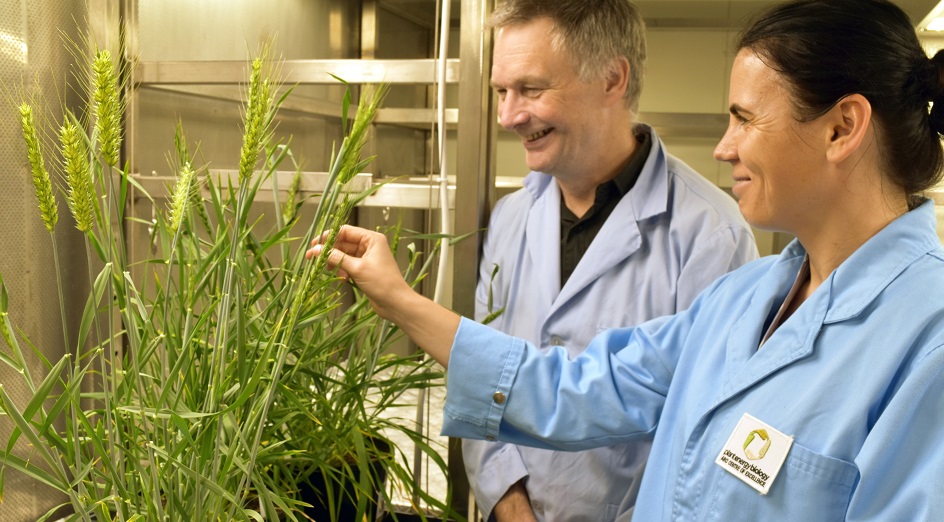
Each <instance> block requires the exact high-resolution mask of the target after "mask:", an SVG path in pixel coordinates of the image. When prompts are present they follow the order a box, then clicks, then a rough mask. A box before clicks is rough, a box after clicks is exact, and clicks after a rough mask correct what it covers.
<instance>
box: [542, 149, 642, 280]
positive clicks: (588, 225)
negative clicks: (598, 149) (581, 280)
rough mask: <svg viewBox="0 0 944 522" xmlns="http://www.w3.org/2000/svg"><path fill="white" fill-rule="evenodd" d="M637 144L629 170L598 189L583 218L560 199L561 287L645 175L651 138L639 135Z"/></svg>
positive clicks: (628, 166)
mask: <svg viewBox="0 0 944 522" xmlns="http://www.w3.org/2000/svg"><path fill="white" fill-rule="evenodd" d="M636 141H637V142H638V144H637V146H636V150H635V151H634V152H633V155H632V157H630V158H629V163H627V164H626V167H625V168H623V170H622V171H620V173H619V174H617V175H616V177H615V178H613V179H611V180H610V181H607V182H605V183H603V184H602V185H600V186H598V187H597V193H596V197H595V199H594V201H593V206H592V207H590V210H588V211H587V212H586V214H584V215H583V216H582V217H580V218H578V217H577V216H575V215H574V213H573V212H571V211H570V209H569V208H567V205H565V204H564V198H561V204H560V216H561V223H560V242H561V246H560V268H561V271H560V284H561V288H563V287H564V283H566V282H567V279H569V278H570V275H571V274H573V273H574V269H575V268H577V263H579V262H580V258H582V257H583V254H584V253H585V252H586V251H587V249H588V248H590V243H592V242H593V238H595V237H596V236H597V233H598V232H599V231H600V229H601V228H603V223H605V222H606V218H608V217H610V214H611V213H612V212H613V209H614V208H616V205H617V203H619V201H620V199H621V198H622V197H623V196H625V195H626V194H627V193H628V192H629V190H630V189H632V188H633V185H635V184H636V179H637V178H639V174H640V173H641V172H642V167H643V165H645V164H646V160H647V159H648V158H649V152H650V151H651V150H652V136H650V134H649V132H647V131H641V132H639V133H637V134H636Z"/></svg>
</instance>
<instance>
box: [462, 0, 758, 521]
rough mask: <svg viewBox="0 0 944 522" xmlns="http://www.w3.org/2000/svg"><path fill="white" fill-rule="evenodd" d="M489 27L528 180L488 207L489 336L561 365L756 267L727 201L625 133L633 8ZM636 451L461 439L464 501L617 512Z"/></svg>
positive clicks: (624, 510)
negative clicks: (604, 338)
mask: <svg viewBox="0 0 944 522" xmlns="http://www.w3.org/2000/svg"><path fill="white" fill-rule="evenodd" d="M490 27H491V28H493V29H495V30H496V35H495V51H494V64H493V67H492V85H493V87H494V88H495V90H496V91H497V93H498V96H499V109H498V115H499V118H500V120H501V123H502V125H503V126H504V127H505V128H506V129H508V130H510V131H512V132H514V133H516V134H517V135H518V136H519V137H520V138H521V141H522V144H523V146H524V148H525V151H526V156H527V164H528V168H530V169H531V170H532V172H531V173H530V174H529V175H528V176H527V177H526V178H525V180H524V188H523V189H522V190H519V191H517V192H515V193H514V194H511V195H509V196H508V197H506V198H503V199H502V200H501V201H499V202H498V204H497V205H496V206H495V208H494V210H493V213H492V218H491V222H490V225H489V229H488V234H487V237H486V240H485V246H484V252H483V258H482V261H481V265H480V274H479V286H478V289H477V304H476V318H477V319H478V320H484V319H485V318H486V317H489V316H491V317H495V316H496V315H497V317H495V318H494V320H493V321H492V322H491V323H489V324H490V325H491V326H493V327H495V328H497V329H499V330H502V331H504V332H506V333H510V334H513V335H516V336H519V337H523V338H525V339H527V340H529V341H531V342H533V343H535V344H537V345H538V346H544V347H547V346H552V345H559V346H564V347H565V348H567V349H568V350H569V351H570V353H571V356H572V357H573V356H575V355H577V353H579V351H580V350H581V349H582V348H583V347H584V346H586V345H587V344H588V343H589V341H590V339H591V338H592V337H593V336H594V335H595V334H596V333H597V332H598V331H600V330H603V329H605V328H607V327H616V326H627V325H635V324H638V323H641V322H643V321H645V320H648V319H651V318H653V317H657V316H661V315H666V314H672V313H675V312H677V311H679V310H682V309H684V308H686V307H688V305H689V304H690V303H691V302H692V300H693V299H694V298H695V296H696V295H698V293H699V292H700V291H701V290H702V289H703V288H705V287H706V286H707V285H708V284H709V283H710V282H712V281H713V280H714V279H715V278H717V277H718V276H720V275H722V274H724V273H726V272H728V271H730V270H731V269H733V268H736V267H738V266H740V265H741V264H743V263H745V262H747V261H750V260H752V259H754V258H756V257H757V249H756V245H755V243H754V238H753V235H752V233H751V230H750V228H749V227H748V225H747V224H746V223H745V222H744V220H743V219H742V218H741V216H740V214H739V213H738V210H737V205H736V203H735V202H734V201H733V199H731V198H730V197H729V196H727V195H726V194H724V193H723V192H722V191H721V190H719V189H718V188H717V187H714V186H713V185H712V184H710V183H709V182H708V181H706V180H705V179H703V178H702V177H701V176H699V175H698V174H697V173H695V172H694V171H693V170H691V168H689V167H688V166H687V165H685V164H684V163H682V162H681V161H679V160H678V159H676V158H674V157H672V156H670V155H668V154H667V153H666V151H665V148H664V146H663V144H662V142H661V140H660V139H659V137H658V136H657V135H656V133H655V132H654V131H653V130H652V129H651V128H649V127H647V126H645V125H642V124H635V123H634V120H635V114H636V112H637V110H638V105H639V95H640V89H641V87H642V75H643V72H644V63H645V54H646V50H645V49H646V45H645V36H644V31H645V28H644V25H643V22H642V19H641V18H640V16H639V13H638V11H637V9H636V8H635V6H633V5H632V4H630V3H629V2H628V0H556V1H554V2H549V1H547V0H507V1H506V2H504V3H503V4H500V5H499V7H498V8H497V9H496V11H495V12H494V13H493V15H492V18H491V20H490ZM499 312H500V313H499ZM491 317H489V318H491ZM599 414H600V415H607V412H606V411H600V412H599ZM648 451H649V443H648V442H645V443H635V444H628V445H620V446H615V447H608V448H601V449H598V450H592V451H584V452H578V453H566V452H555V451H547V450H540V449H534V448H524V447H518V446H514V445H509V444H504V443H494V442H479V441H469V440H467V441H463V456H464V459H465V465H466V470H467V472H468V475H469V479H470V483H471V485H472V488H473V491H474V493H475V497H476V502H477V504H478V506H479V508H480V510H481V511H482V513H483V515H484V517H485V518H486V519H487V520H497V521H499V522H502V521H514V522H521V521H527V520H542V521H543V520H547V521H567V522H573V521H583V520H586V521H612V520H615V519H616V518H617V517H618V516H621V518H628V517H629V516H630V514H631V507H632V505H633V503H634V502H635V492H636V491H637V488H638V484H639V480H640V477H641V474H642V471H643V466H644V464H645V461H646V457H647V455H648Z"/></svg>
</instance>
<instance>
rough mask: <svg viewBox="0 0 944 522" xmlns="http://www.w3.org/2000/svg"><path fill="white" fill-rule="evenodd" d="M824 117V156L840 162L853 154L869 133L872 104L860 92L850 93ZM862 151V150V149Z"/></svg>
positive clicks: (834, 161)
mask: <svg viewBox="0 0 944 522" xmlns="http://www.w3.org/2000/svg"><path fill="white" fill-rule="evenodd" d="M824 118H826V120H825V121H826V124H827V127H826V132H827V133H828V136H827V144H826V158H827V159H828V160H829V161H830V162H833V163H841V162H843V161H845V160H846V159H848V158H849V157H852V156H855V155H856V152H857V151H859V150H860V148H861V147H862V145H863V143H868V141H870V140H868V139H867V137H868V136H869V135H870V134H871V128H872V127H871V124H872V104H870V103H869V100H867V99H865V96H862V95H861V94H850V95H849V96H846V97H845V98H843V99H841V100H839V102H838V103H837V104H836V105H835V106H834V107H833V108H832V109H830V110H829V112H827V113H826V114H825V115H824ZM863 152H864V151H863Z"/></svg>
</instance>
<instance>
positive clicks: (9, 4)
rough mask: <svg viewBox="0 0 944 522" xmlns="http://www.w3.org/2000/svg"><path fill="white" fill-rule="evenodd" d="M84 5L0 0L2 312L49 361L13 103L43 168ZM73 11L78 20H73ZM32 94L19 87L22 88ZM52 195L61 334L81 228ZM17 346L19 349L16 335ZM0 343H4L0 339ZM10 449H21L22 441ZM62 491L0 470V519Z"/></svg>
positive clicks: (26, 512)
mask: <svg viewBox="0 0 944 522" xmlns="http://www.w3.org/2000/svg"><path fill="white" fill-rule="evenodd" d="M87 18H88V11H87V7H86V4H85V2H84V1H82V0H29V1H27V0H0V84H2V85H3V86H4V89H3V90H4V101H5V103H2V104H0V159H2V161H0V165H3V169H2V171H0V242H2V244H3V245H4V250H3V255H2V256H0V273H2V274H3V276H4V282H5V284H6V285H7V291H8V293H9V303H10V305H9V306H10V311H9V314H10V319H11V321H13V323H14V324H15V325H16V326H17V327H18V328H21V329H22V330H23V331H24V332H26V334H27V335H28V336H29V339H30V340H31V341H32V342H33V343H34V344H35V346H36V347H37V348H38V349H39V350H40V351H41V352H42V353H43V354H44V356H45V357H46V358H47V359H49V360H51V361H58V360H59V358H60V357H61V356H62V355H63V353H64V351H65V346H64V340H63V324H62V321H61V320H60V313H59V310H60V308H59V298H58V291H57V283H56V275H55V265H54V262H53V253H52V240H51V237H50V234H49V232H48V231H47V230H46V229H45V228H44V227H43V224H42V222H41V220H40V217H39V211H38V210H37V203H36V196H35V193H34V189H33V186H32V184H31V182H30V173H29V167H28V165H27V162H26V150H25V149H26V147H25V145H24V140H23V134H22V131H21V127H20V118H19V115H18V114H17V113H16V105H18V104H19V102H20V101H31V102H32V103H33V105H34V113H36V114H37V115H38V116H39V117H41V118H42V120H41V121H42V122H43V124H44V126H45V129H46V134H47V136H46V138H47V141H46V143H44V145H45V149H44V154H45V156H46V164H47V168H48V169H49V170H50V172H54V171H55V168H54V166H55V162H56V161H57V159H56V155H55V146H54V139H55V135H54V133H55V130H56V129H57V128H58V122H60V121H61V119H62V113H61V111H62V107H63V106H64V105H65V106H69V107H72V108H73V109H75V108H77V107H76V104H77V101H78V100H77V99H76V97H75V96H74V95H73V94H67V90H66V89H65V86H64V85H63V83H64V82H66V81H68V80H70V79H71V78H72V76H71V72H72V71H71V70H70V63H71V62H72V56H71V55H70V54H69V52H68V51H67V50H66V49H65V47H64V45H63V40H62V38H63V36H64V35H67V36H68V37H69V38H72V39H73V40H75V41H79V33H80V32H83V33H84V32H85V27H84V23H85V22H83V21H84V20H87ZM76 21H79V22H78V23H79V24H80V25H79V26H77V25H76V23H77V22H76ZM27 90H28V91H29V92H30V93H31V94H29V95H27V94H26V91H27ZM59 199H60V206H59V207H60V208H59V223H58V225H57V226H56V229H55V237H56V241H57V244H58V248H59V256H60V259H61V261H62V272H63V281H65V282H67V284H66V286H65V287H64V288H63V293H64V297H65V299H66V309H67V310H68V312H67V313H68V314H69V315H68V316H67V319H66V323H67V325H66V326H67V327H68V329H69V332H70V334H73V333H75V332H76V331H77V330H78V322H79V319H80V317H79V316H78V313H72V312H71V311H72V310H78V311H81V310H82V308H83V307H84V299H85V297H86V296H87V290H88V285H87V283H86V281H87V280H88V276H87V275H86V273H87V269H86V263H85V261H84V260H85V254H84V246H83V242H82V238H81V235H80V234H79V233H78V232H76V231H75V230H74V228H73V224H72V219H71V217H70V216H69V211H68V209H67V208H66V205H65V203H64V202H63V201H62V200H61V198H59ZM23 346H24V349H26V350H28V348H26V346H25V345H23ZM0 349H2V350H4V351H5V352H9V348H8V347H7V346H6V343H5V342H3V341H0ZM27 356H28V365H29V366H30V369H31V372H32V374H33V375H34V378H35V377H37V376H38V377H39V378H42V377H44V376H45V368H46V367H45V365H44V364H43V363H42V361H41V360H40V359H39V357H37V356H34V355H32V354H31V353H29V352H28V353H27ZM0 383H3V386H4V390H5V391H6V392H7V393H8V394H10V396H11V398H12V400H13V401H14V402H15V403H17V404H19V405H21V406H22V405H25V404H26V402H27V401H28V400H29V399H30V398H31V395H30V393H29V391H28V389H27V387H26V386H24V385H22V380H21V379H20V378H19V376H18V375H16V374H14V373H13V372H12V370H10V369H9V368H7V367H6V366H5V365H3V366H2V367H0ZM11 430H12V423H11V422H10V420H9V419H8V418H7V417H0V441H4V443H5V442H6V440H7V439H8V437H9V436H10V433H11ZM15 451H19V452H20V453H21V454H22V456H24V457H28V456H29V455H30V453H31V450H30V448H29V446H28V445H27V444H25V443H21V444H19V445H18V446H17V447H16V448H15ZM64 500H65V497H64V496H63V495H61V494H58V493H56V492H54V491H53V490H51V489H50V488H48V487H46V486H43V485H41V484H38V483H36V482H34V481H32V480H28V479H26V478H24V477H23V476H22V475H21V474H19V473H18V472H16V471H14V470H11V469H7V470H6V484H5V492H4V498H3V502H2V503H0V520H4V521H7V520H9V521H25V520H36V519H37V518H39V516H41V515H42V514H44V513H45V512H46V511H47V510H49V509H50V508H52V507H54V506H56V505H58V504H60V503H61V502H63V501H64Z"/></svg>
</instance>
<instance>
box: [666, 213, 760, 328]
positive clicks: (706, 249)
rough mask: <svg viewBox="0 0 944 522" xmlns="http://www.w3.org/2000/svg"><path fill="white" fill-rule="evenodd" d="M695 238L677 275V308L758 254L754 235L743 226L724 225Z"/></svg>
mask: <svg viewBox="0 0 944 522" xmlns="http://www.w3.org/2000/svg"><path fill="white" fill-rule="evenodd" d="M697 241H698V243H697V244H696V245H695V247H694V249H693V250H692V253H691V255H690V257H689V258H688V259H687V260H685V262H684V264H683V265H682V269H681V272H680V274H679V280H678V293H677V295H676V309H677V310H684V309H686V308H688V307H689V306H690V305H691V304H692V302H693V301H694V300H695V298H696V297H698V295H699V294H700V293H701V291H702V290H703V289H705V288H707V287H708V286H709V285H710V284H711V283H712V282H713V281H715V280H716V279H718V278H719V277H721V276H723V275H724V274H727V273H728V272H731V271H732V270H734V269H736V268H738V267H740V266H741V265H744V264H746V263H748V262H750V261H753V260H755V259H757V257H758V254H757V243H756V242H755V240H754V235H753V233H752V232H751V230H750V229H749V228H746V227H743V226H738V225H733V224H724V225H723V226H721V227H719V228H718V229H717V230H715V231H714V232H713V233H711V234H708V235H704V236H700V237H698V238H697Z"/></svg>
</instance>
